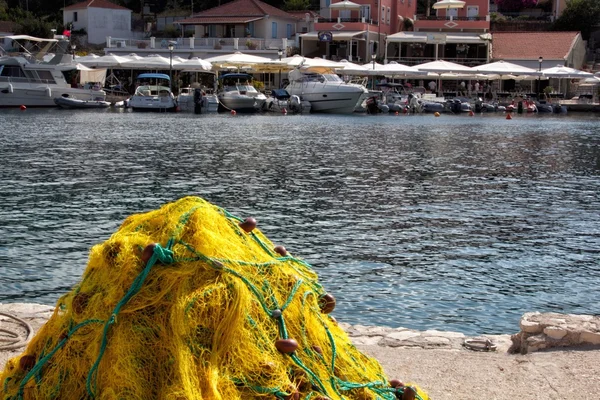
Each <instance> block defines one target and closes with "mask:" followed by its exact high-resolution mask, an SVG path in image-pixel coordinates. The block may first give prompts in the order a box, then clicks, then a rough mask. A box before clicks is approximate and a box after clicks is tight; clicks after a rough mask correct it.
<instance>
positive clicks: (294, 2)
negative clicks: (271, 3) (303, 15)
mask: <svg viewBox="0 0 600 400" xmlns="http://www.w3.org/2000/svg"><path fill="white" fill-rule="evenodd" d="M309 8H310V0H284V2H283V9H284V10H285V11H304V10H308V9H309Z"/></svg>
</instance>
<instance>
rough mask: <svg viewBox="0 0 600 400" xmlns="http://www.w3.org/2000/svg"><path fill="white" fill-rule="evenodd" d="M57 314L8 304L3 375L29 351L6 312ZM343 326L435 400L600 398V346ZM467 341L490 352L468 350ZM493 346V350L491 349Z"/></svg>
mask: <svg viewBox="0 0 600 400" xmlns="http://www.w3.org/2000/svg"><path fill="white" fill-rule="evenodd" d="M53 311H54V308H53V307H49V306H45V305H39V304H25V303H14V304H0V370H2V369H3V368H4V365H5V363H6V361H7V360H8V359H10V358H12V357H15V356H17V355H19V354H20V353H21V352H22V350H23V349H22V348H21V349H17V350H2V346H3V343H6V341H4V342H3V341H2V340H1V339H3V336H2V329H6V330H11V331H14V332H18V333H19V334H20V335H26V330H25V329H24V328H23V326H22V324H19V323H18V322H15V321H14V320H11V319H10V318H7V317H5V316H3V315H2V313H8V314H11V315H15V316H17V317H19V318H21V319H23V320H24V321H27V322H28V323H29V324H30V325H31V327H32V328H33V330H34V332H36V331H37V330H38V329H39V328H40V327H41V326H42V325H43V324H44V323H45V322H46V321H47V320H48V318H50V316H51V315H52V313H53ZM340 325H341V326H342V328H344V329H345V330H346V332H348V335H349V336H350V338H351V339H352V341H353V343H354V344H355V345H356V346H357V348H359V349H360V350H361V351H363V352H364V353H366V354H368V355H370V356H372V357H374V358H376V359H377V360H378V361H379V362H380V363H381V365H382V366H383V368H384V370H385V372H386V373H387V376H388V378H389V379H394V378H395V379H400V380H401V381H402V382H404V383H414V384H416V385H418V386H420V387H421V388H422V389H424V390H425V391H426V392H427V393H428V395H429V396H430V398H431V399H432V400H437V399H440V400H443V399H448V400H450V399H452V400H470V399H478V400H479V399H483V400H504V399H506V400H515V399H519V400H529V399H540V400H555V399H565V400H566V399H569V400H572V399H578V400H588V399H589V400H598V399H600V347H599V346H597V345H596V346H592V345H579V346H572V347H568V348H560V349H551V350H544V351H537V352H533V353H529V354H509V353H508V348H509V347H510V345H511V343H512V342H511V336H510V335H488V336H484V337H476V338H472V337H465V336H464V335H463V334H461V333H458V332H442V331H436V330H428V331H415V330H410V329H406V328H385V327H369V326H360V325H354V326H351V325H348V324H343V323H340ZM4 338H5V339H6V336H4ZM465 340H467V341H474V342H473V343H474V344H476V345H477V347H478V348H482V349H483V351H474V350H471V349H469V348H467V347H465V346H464V343H465ZM486 340H489V342H487V343H488V344H489V343H492V347H493V348H494V349H493V350H492V349H489V347H490V346H488V349H486V346H485V343H486ZM482 344H483V345H482Z"/></svg>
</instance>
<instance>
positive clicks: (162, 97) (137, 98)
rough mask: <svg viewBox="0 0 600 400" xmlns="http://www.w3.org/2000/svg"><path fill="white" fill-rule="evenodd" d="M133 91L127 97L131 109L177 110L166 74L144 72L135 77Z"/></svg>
mask: <svg viewBox="0 0 600 400" xmlns="http://www.w3.org/2000/svg"><path fill="white" fill-rule="evenodd" d="M136 82H137V87H136V89H135V93H134V94H133V96H131V98H130V99H129V107H131V109H132V110H133V111H156V112H165V111H177V108H178V107H177V100H176V99H175V96H174V95H173V92H172V91H171V78H169V75H167V74H156V73H145V74H140V75H138V76H137V78H136Z"/></svg>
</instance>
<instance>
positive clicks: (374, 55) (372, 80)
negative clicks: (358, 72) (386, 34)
mask: <svg viewBox="0 0 600 400" xmlns="http://www.w3.org/2000/svg"><path fill="white" fill-rule="evenodd" d="M375 57H377V54H375V52H373V53H371V60H373V78H372V79H371V89H373V90H375Z"/></svg>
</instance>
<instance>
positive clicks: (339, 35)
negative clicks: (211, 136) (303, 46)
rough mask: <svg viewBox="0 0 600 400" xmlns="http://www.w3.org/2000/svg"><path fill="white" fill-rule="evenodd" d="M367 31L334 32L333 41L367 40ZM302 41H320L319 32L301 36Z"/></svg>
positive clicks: (332, 33)
mask: <svg viewBox="0 0 600 400" xmlns="http://www.w3.org/2000/svg"><path fill="white" fill-rule="evenodd" d="M366 32H367V31H332V32H331V35H332V40H333V41H348V40H365V37H364V34H365V33H366ZM300 37H301V38H302V40H319V32H308V33H303V34H302V35H300Z"/></svg>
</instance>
